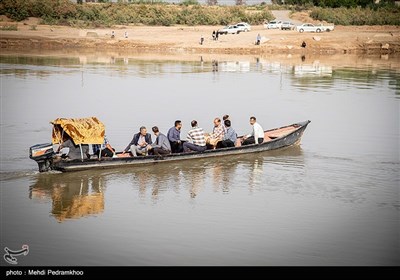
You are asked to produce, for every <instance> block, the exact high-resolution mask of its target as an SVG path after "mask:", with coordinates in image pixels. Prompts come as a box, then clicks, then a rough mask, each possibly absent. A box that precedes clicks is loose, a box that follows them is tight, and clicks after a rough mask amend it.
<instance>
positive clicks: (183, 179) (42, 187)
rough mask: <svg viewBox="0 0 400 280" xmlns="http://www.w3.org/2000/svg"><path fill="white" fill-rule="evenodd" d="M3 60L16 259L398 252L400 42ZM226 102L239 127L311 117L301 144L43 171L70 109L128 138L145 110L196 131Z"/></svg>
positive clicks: (339, 259)
mask: <svg viewBox="0 0 400 280" xmlns="http://www.w3.org/2000/svg"><path fill="white" fill-rule="evenodd" d="M0 59H1V61H0V62H1V69H0V70H1V124H0V125H1V127H0V128H1V149H0V151H1V173H0V175H1V180H0V184H1V249H2V250H3V248H4V247H8V248H9V249H11V250H20V249H21V247H22V246H23V245H25V244H26V245H28V246H29V254H27V255H26V256H23V255H22V256H18V264H20V265H261V266H268V265H399V264H400V253H399V247H400V246H399V236H400V235H399V213H400V203H399V181H400V180H399V167H400V159H399V139H400V133H399V108H400V68H399V67H398V65H399V57H384V59H382V58H379V57H378V58H374V59H373V60H371V59H370V58H365V59H364V58H361V59H358V60H357V61H358V63H352V62H351V59H348V57H346V56H343V57H341V58H340V59H339V61H338V60H335V59H333V60H332V59H331V60H329V59H327V60H326V62H324V59H313V58H308V57H302V58H300V57H294V58H292V59H291V60H279V59H273V58H259V57H250V58H242V57H238V58H229V57H228V58H226V57H224V58H219V57H218V56H216V57H215V58H214V59H215V61H214V62H213V61H212V59H208V58H203V57H200V56H197V57H194V58H193V57H192V58H189V59H183V58H182V57H176V58H168V59H160V60H157V59H148V58H146V59H144V58H140V56H132V57H129V56H126V57H121V56H116V57H114V56H110V57H107V56H105V57H104V56H103V57H101V56H96V55H92V56H90V57H85V56H70V57H69V56H65V55H64V56H48V55H35V56H29V55H10V54H7V55H2V56H0ZM340 61H342V62H340ZM360 61H361V62H360ZM224 114H229V115H230V116H231V120H232V124H233V127H234V128H235V129H236V131H237V132H238V133H239V134H244V133H247V132H249V131H250V126H249V123H248V119H249V117H250V116H252V115H254V116H256V117H257V119H258V121H259V123H260V124H261V125H262V126H263V128H264V129H269V128H274V127H280V126H284V125H287V124H292V123H296V122H299V121H305V120H311V123H310V125H309V126H308V128H307V129H306V131H305V133H304V135H303V138H302V143H301V145H300V146H297V147H290V148H287V149H284V150H281V151H271V152H264V153H258V154H249V155H241V156H231V157H223V158H219V159H204V160H194V161H186V162H182V163H179V162H176V163H171V164H159V165H155V166H146V167H137V168H134V169H133V168H118V169H106V170H97V171H82V172H76V173H69V174H62V173H57V172H50V173H47V174H46V173H44V174H39V173H38V172H37V165H36V163H35V162H34V161H32V160H30V159H29V157H28V151H29V147H30V146H31V145H34V144H37V143H45V142H50V139H51V138H50V137H51V126H50V124H49V122H50V121H51V120H53V119H56V118H58V117H89V116H97V117H98V118H99V119H100V120H101V121H103V122H104V124H105V125H106V134H107V136H108V139H109V141H110V142H111V144H112V145H113V146H114V147H115V148H116V149H117V150H122V149H123V148H125V146H126V145H127V144H128V143H129V142H130V140H131V138H132V135H133V134H134V133H136V132H137V131H138V129H139V127H140V126H142V125H145V126H147V127H148V128H150V127H152V126H153V125H157V126H159V128H160V130H161V131H162V132H164V133H166V131H167V130H168V129H169V128H170V127H171V126H172V125H173V122H174V121H175V120H176V119H181V120H182V121H183V129H182V136H185V135H186V132H187V131H188V127H189V125H190V121H191V120H192V119H196V120H198V122H199V124H200V126H202V127H203V128H204V129H205V130H206V131H210V130H211V129H212V121H213V118H214V117H216V116H220V117H221V116H222V115H224ZM1 263H2V264H6V262H5V261H4V260H3V258H2V260H1Z"/></svg>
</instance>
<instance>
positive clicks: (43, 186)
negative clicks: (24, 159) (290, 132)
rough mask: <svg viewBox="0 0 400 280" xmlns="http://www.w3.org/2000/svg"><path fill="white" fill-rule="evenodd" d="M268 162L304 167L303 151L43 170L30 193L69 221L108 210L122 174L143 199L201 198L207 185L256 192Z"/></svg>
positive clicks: (220, 190) (217, 189) (292, 149)
mask: <svg viewBox="0 0 400 280" xmlns="http://www.w3.org/2000/svg"><path fill="white" fill-rule="evenodd" d="M265 163H273V164H277V165H286V166H288V165H291V166H297V167H302V166H304V160H303V152H302V150H301V148H300V146H293V147H289V148H286V149H283V150H278V151H269V152H263V153H258V154H247V155H237V156H228V157H221V158H217V159H211V160H210V159H200V160H188V161H186V162H176V163H169V164H158V165H154V166H146V167H144V166H143V167H137V168H135V169H131V168H123V169H121V168H119V169H112V170H111V172H106V171H101V170H100V171H87V172H77V173H57V174H38V176H37V180H36V182H35V183H34V184H33V185H32V186H30V187H29V198H31V199H33V200H35V201H46V200H51V202H52V209H51V213H52V215H53V216H54V217H55V218H56V219H57V221H59V222H63V221H65V220H67V219H78V218H81V217H85V216H91V215H99V214H101V213H103V212H104V211H105V210H106V209H105V203H104V201H105V192H106V191H105V190H106V188H107V184H108V183H110V184H111V186H112V185H115V180H116V179H117V178H118V180H119V181H120V182H122V184H125V183H128V185H130V186H131V189H133V190H134V192H136V193H137V195H138V198H139V200H142V201H147V200H149V199H150V201H152V202H153V203H157V202H158V201H159V200H160V199H162V198H163V196H164V195H165V194H166V193H167V192H173V193H174V195H176V196H177V197H184V198H185V197H186V198H189V199H196V198H197V197H198V196H199V195H201V193H202V192H204V191H206V190H211V191H212V192H213V193H222V194H225V195H228V194H230V192H231V190H232V188H237V187H238V188H242V187H245V186H248V189H249V191H250V192H254V191H255V190H257V189H259V188H260V187H262V186H263V185H264V182H265V181H268V180H270V179H269V178H268V176H267V174H266V170H264V167H263V165H264V164H265ZM272 179H273V178H272Z"/></svg>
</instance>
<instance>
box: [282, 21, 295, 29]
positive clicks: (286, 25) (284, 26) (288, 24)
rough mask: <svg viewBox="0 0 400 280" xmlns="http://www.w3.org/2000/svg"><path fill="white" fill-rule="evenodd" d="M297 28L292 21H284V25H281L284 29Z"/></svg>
mask: <svg viewBox="0 0 400 280" xmlns="http://www.w3.org/2000/svg"><path fill="white" fill-rule="evenodd" d="M295 28H296V26H295V25H294V24H293V23H291V22H290V21H284V22H282V25H281V29H282V30H293V29H295Z"/></svg>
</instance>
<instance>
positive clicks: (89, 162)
mask: <svg viewBox="0 0 400 280" xmlns="http://www.w3.org/2000/svg"><path fill="white" fill-rule="evenodd" d="M310 122H311V121H310V120H307V121H304V122H299V123H294V124H291V125H286V126H282V127H279V128H273V129H269V130H265V131H264V133H268V132H272V131H276V130H279V129H283V128H286V127H291V126H294V127H295V128H296V129H295V130H293V131H290V132H289V133H287V134H284V135H282V136H279V137H276V138H274V139H271V140H269V141H265V142H263V143H261V144H250V145H245V146H238V147H227V148H218V149H210V150H206V151H204V152H196V151H192V152H187V153H174V154H169V155H165V156H163V157H162V159H160V158H159V157H157V156H155V155H150V156H137V157H121V158H119V157H118V158H105V157H104V158H102V159H101V160H99V159H86V160H83V161H82V160H80V159H76V160H69V161H66V160H62V161H60V162H57V163H53V168H54V169H55V170H59V171H73V170H84V169H91V168H94V167H97V168H112V167H117V166H120V165H124V166H125V165H136V164H139V163H143V164H151V163H158V162H171V161H177V160H187V159H195V158H207V157H213V156H224V155H235V154H241V153H248V152H249V153H250V150H252V152H262V151H266V150H267V149H265V148H266V146H267V145H271V143H274V142H277V141H280V140H282V139H283V138H285V137H288V136H290V135H292V134H294V133H296V132H298V131H299V130H301V129H302V130H303V131H304V130H305V129H306V127H307V125H308V124H309V123H310ZM241 137H243V135H242V136H239V137H238V138H241ZM300 137H301V136H300ZM300 137H299V138H300ZM292 145H293V144H292ZM286 146H287V145H286ZM283 147H285V146H282V147H278V148H274V149H279V148H283ZM268 150H273V149H268ZM246 151H248V152H246Z"/></svg>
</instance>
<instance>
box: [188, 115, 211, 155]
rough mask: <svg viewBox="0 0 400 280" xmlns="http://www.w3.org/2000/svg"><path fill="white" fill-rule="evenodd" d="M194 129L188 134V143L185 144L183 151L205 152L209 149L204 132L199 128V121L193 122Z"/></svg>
mask: <svg viewBox="0 0 400 280" xmlns="http://www.w3.org/2000/svg"><path fill="white" fill-rule="evenodd" d="M191 125H192V129H191V130H189V132H188V134H187V140H188V142H185V143H183V151H184V152H190V151H196V152H204V151H205V150H206V148H207V146H206V139H205V138H204V130H203V129H202V128H200V127H198V126H197V121H195V120H193V121H192V122H191Z"/></svg>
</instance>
